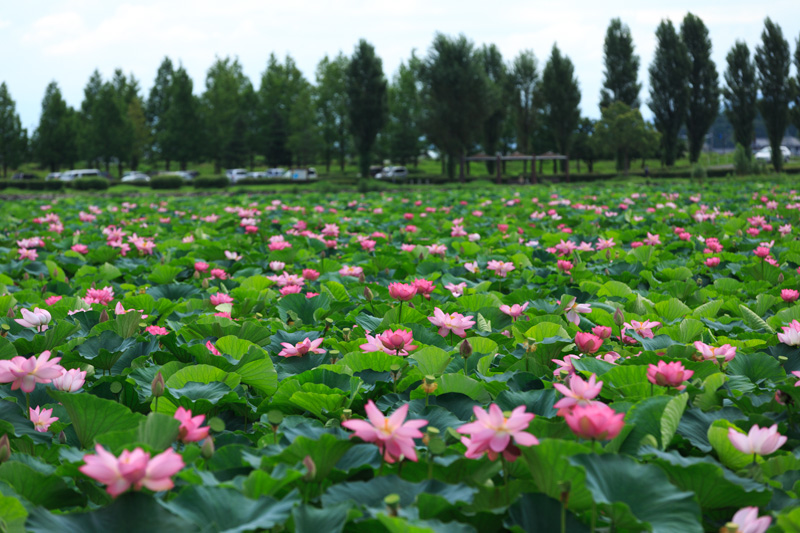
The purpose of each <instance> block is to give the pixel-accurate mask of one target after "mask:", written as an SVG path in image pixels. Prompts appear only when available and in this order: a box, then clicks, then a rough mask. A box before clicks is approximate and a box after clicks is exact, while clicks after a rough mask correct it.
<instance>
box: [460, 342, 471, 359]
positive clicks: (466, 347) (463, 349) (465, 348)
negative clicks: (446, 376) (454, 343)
mask: <svg viewBox="0 0 800 533" xmlns="http://www.w3.org/2000/svg"><path fill="white" fill-rule="evenodd" d="M458 350H459V352H460V353H461V357H463V358H464V359H467V358H468V357H469V356H470V355H472V345H471V344H470V343H469V341H468V340H466V339H464V340H463V341H462V342H461V346H460V347H459V349H458Z"/></svg>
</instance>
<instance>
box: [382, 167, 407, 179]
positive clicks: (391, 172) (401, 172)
mask: <svg viewBox="0 0 800 533" xmlns="http://www.w3.org/2000/svg"><path fill="white" fill-rule="evenodd" d="M407 177H408V169H407V168H406V167H385V168H384V169H383V170H382V171H381V172H379V173H378V174H376V175H375V179H378V180H384V179H391V180H397V179H406V178H407Z"/></svg>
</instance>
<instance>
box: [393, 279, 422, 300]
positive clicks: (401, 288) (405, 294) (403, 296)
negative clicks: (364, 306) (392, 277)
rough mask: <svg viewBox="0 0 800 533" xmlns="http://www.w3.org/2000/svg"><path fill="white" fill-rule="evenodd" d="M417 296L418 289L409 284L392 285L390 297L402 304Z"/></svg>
mask: <svg viewBox="0 0 800 533" xmlns="http://www.w3.org/2000/svg"><path fill="white" fill-rule="evenodd" d="M416 294H417V288H416V287H415V286H414V285H411V284H408V283H390V284H389V296H391V297H392V298H394V299H395V300H400V301H401V302H408V301H409V300H411V299H412V298H413V297H414V295H416Z"/></svg>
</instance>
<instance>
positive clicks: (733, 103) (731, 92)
mask: <svg viewBox="0 0 800 533" xmlns="http://www.w3.org/2000/svg"><path fill="white" fill-rule="evenodd" d="M726 61H727V63H728V68H727V69H726V70H725V87H723V89H722V94H723V96H724V105H725V116H726V117H728V121H729V122H730V123H731V127H732V128H733V138H734V140H735V141H736V144H741V145H742V146H743V147H744V149H745V151H746V153H747V156H748V158H749V157H750V155H751V150H750V146H751V145H752V144H753V138H754V137H755V128H754V126H753V121H754V120H755V119H756V112H757V108H756V103H757V101H758V86H757V85H756V67H755V64H754V63H753V61H752V60H751V59H750V49H749V48H747V44H745V43H744V42H743V41H736V44H734V45H733V48H731V50H730V52H728V56H727V57H726Z"/></svg>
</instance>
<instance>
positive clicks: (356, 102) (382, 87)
mask: <svg viewBox="0 0 800 533" xmlns="http://www.w3.org/2000/svg"><path fill="white" fill-rule="evenodd" d="M345 84H346V87H347V105H348V111H349V119H350V120H349V122H348V124H349V126H350V133H351V134H352V135H353V140H354V141H355V146H356V152H358V158H359V170H360V171H361V176H362V178H367V177H369V165H370V162H371V155H372V149H373V147H374V146H375V139H376V137H377V136H378V133H379V132H380V131H381V129H382V128H383V126H384V124H386V117H387V114H388V100H387V95H386V78H385V77H384V76H383V63H382V62H381V59H380V58H379V57H378V56H376V55H375V48H373V46H372V45H371V44H369V43H368V42H367V41H365V40H364V39H361V40H360V41H359V42H358V45H357V46H356V49H355V52H354V53H353V57H352V58H351V59H350V63H349V64H348V65H347V70H346V71H345Z"/></svg>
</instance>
